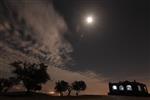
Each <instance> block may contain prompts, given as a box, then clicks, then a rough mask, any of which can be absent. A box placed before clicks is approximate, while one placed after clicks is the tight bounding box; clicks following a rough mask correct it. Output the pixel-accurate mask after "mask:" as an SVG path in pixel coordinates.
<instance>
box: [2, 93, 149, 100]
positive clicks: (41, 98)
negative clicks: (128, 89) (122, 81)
mask: <svg viewBox="0 0 150 100" xmlns="http://www.w3.org/2000/svg"><path fill="white" fill-rule="evenodd" d="M0 100H150V97H126V96H94V95H91V96H90V95H86V96H64V97H60V96H49V95H44V94H34V95H3V96H0Z"/></svg>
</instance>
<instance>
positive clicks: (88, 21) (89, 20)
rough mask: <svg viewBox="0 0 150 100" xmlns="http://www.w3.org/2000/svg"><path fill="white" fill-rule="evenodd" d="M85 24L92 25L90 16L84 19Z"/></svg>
mask: <svg viewBox="0 0 150 100" xmlns="http://www.w3.org/2000/svg"><path fill="white" fill-rule="evenodd" d="M86 23H87V24H92V23H93V17H92V16H88V17H87V18H86Z"/></svg>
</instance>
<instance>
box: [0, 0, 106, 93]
mask: <svg viewBox="0 0 150 100" xmlns="http://www.w3.org/2000/svg"><path fill="white" fill-rule="evenodd" d="M1 4H3V6H1V7H0V8H1V9H2V10H3V11H2V12H0V14H1V15H3V16H1V17H0V54H1V56H0V77H10V76H12V73H11V71H12V70H13V69H12V67H11V66H10V65H9V64H10V63H11V62H13V61H16V60H22V61H25V62H45V63H46V64H48V65H49V68H48V73H49V74H50V76H51V78H52V81H49V82H48V83H47V84H46V85H44V89H43V91H45V92H48V91H50V90H53V88H54V85H55V82H56V81H57V80H66V81H69V82H73V81H74V80H84V81H86V83H87V85H88V88H87V90H86V91H85V93H93V94H99V93H100V92H99V91H100V90H106V89H105V87H104V85H106V84H104V83H105V81H104V80H105V78H103V77H102V76H100V75H99V77H98V75H96V74H95V73H93V72H91V71H87V72H73V71H69V70H65V69H62V68H63V67H64V66H65V67H68V66H67V64H68V63H69V62H71V61H72V58H71V56H70V55H71V53H72V52H73V48H72V46H71V44H70V43H69V42H68V41H67V39H66V38H65V37H64V35H65V32H66V31H67V26H66V23H65V21H64V20H63V18H62V17H61V16H60V15H59V14H58V13H57V12H56V11H55V10H54V8H53V5H52V3H51V2H50V1H49V0H2V1H0V5H1ZM4 12H5V13H4ZM3 18H4V19H3ZM59 67H61V68H59ZM66 69H67V68H66ZM99 79H101V80H99ZM103 93H104V92H103Z"/></svg>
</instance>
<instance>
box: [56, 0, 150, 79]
mask: <svg viewBox="0 0 150 100" xmlns="http://www.w3.org/2000/svg"><path fill="white" fill-rule="evenodd" d="M54 5H55V8H56V9H57V11H58V12H60V14H61V15H62V16H64V19H65V20H66V22H67V25H68V27H69V29H70V31H69V33H68V34H67V37H69V39H70V41H71V42H72V44H73V47H74V54H73V58H74V60H75V64H74V67H73V69H75V70H93V71H95V72H97V73H100V74H102V75H104V76H107V77H110V78H111V79H112V80H115V79H124V78H125V79H128V78H129V79H130V78H131V77H132V78H131V79H137V80H138V79H142V80H148V79H150V52H149V47H150V40H149V38H150V37H149V32H150V31H149V29H150V20H149V14H150V9H149V2H148V0H61V1H60V0H54ZM86 14H93V15H94V16H95V17H96V18H95V20H96V24H95V26H94V25H93V26H91V27H90V26H88V27H86V26H84V25H82V20H83V19H82V17H84V16H85V15H86ZM78 27H80V29H79V31H78V29H77V28H78ZM81 34H83V35H84V37H81Z"/></svg>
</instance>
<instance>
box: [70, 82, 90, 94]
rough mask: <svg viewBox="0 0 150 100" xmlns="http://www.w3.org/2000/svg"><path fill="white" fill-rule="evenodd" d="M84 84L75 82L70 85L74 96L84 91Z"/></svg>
mask: <svg viewBox="0 0 150 100" xmlns="http://www.w3.org/2000/svg"><path fill="white" fill-rule="evenodd" d="M86 87H87V86H86V83H85V82H84V81H75V82H73V83H72V88H73V90H75V91H76V96H78V95H79V92H80V91H84V90H85V89H86Z"/></svg>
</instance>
